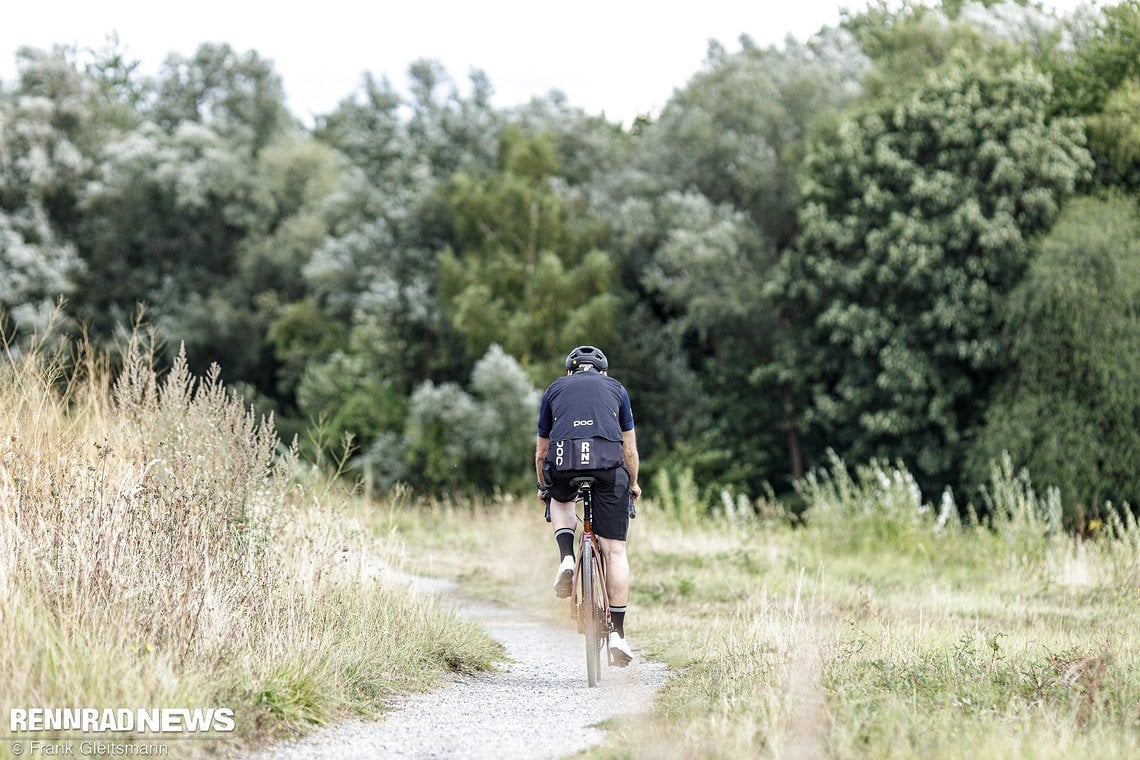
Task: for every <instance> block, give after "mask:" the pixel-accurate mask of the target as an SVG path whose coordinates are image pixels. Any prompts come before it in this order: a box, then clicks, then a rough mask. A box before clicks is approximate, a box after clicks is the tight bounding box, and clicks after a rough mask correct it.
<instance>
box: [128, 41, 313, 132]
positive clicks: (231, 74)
mask: <svg viewBox="0 0 1140 760" xmlns="http://www.w3.org/2000/svg"><path fill="white" fill-rule="evenodd" d="M155 89H156V93H157V95H156V99H155V102H154V104H153V106H152V107H151V109H150V117H151V119H152V120H153V121H154V122H155V123H156V124H158V125H160V126H162V127H163V128H164V129H166V130H167V131H168V132H174V131H176V130H177V129H179V128H180V127H182V125H184V124H185V123H186V122H195V123H199V124H202V125H204V126H206V127H208V128H209V129H211V130H213V131H214V132H216V133H218V134H220V135H223V136H225V137H226V138H227V139H228V140H231V141H234V142H235V143H239V142H240V143H241V144H243V145H244V146H245V147H246V148H247V149H248V150H249V151H250V152H251V153H256V152H257V151H259V150H260V149H261V148H263V147H265V146H266V145H268V144H269V143H270V142H271V141H272V140H273V139H274V138H275V137H276V136H277V135H278V134H280V133H281V132H283V131H290V130H291V129H293V127H294V122H293V119H292V117H291V116H290V115H289V112H288V110H287V109H286V108H285V92H284V90H283V89H282V86H281V78H280V77H279V76H278V75H277V73H276V72H275V71H274V70H273V66H272V65H271V64H270V63H269V62H268V61H266V60H264V59H262V58H261V57H260V56H259V55H258V54H257V53H256V52H253V51H249V52H246V53H238V52H237V51H236V50H234V49H233V48H232V47H230V46H229V45H226V44H214V43H207V44H204V45H200V46H199V47H198V49H197V50H196V51H195V52H194V54H193V55H192V56H190V57H189V58H186V57H183V56H181V55H177V54H174V55H171V56H169V57H168V58H167V59H166V62H165V63H164V64H163V67H162V71H161V73H160V74H159V77H158V82H157V84H156V87H155Z"/></svg>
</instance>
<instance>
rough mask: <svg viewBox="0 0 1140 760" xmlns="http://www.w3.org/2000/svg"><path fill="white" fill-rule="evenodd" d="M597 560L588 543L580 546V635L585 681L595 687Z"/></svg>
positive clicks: (598, 676)
mask: <svg viewBox="0 0 1140 760" xmlns="http://www.w3.org/2000/svg"><path fill="white" fill-rule="evenodd" d="M597 562H598V560H597V557H596V556H595V549H594V547H593V545H591V544H590V542H588V541H587V542H586V543H585V544H584V545H583V546H582V607H581V613H580V614H581V616H582V618H583V619H582V633H584V634H586V681H587V682H588V683H589V685H590V686H597V685H598V682H599V681H601V680H602V667H601V656H600V654H601V647H600V643H601V642H600V641H599V639H600V638H601V624H600V618H599V616H598V609H599V608H600V606H601V603H602V594H601V588H600V584H601V577H600V576H599V574H598V564H597Z"/></svg>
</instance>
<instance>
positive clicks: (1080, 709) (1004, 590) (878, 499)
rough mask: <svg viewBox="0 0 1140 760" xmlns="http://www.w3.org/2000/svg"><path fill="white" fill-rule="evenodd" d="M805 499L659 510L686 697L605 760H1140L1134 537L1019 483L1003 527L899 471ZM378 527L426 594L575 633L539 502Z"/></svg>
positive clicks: (656, 583) (640, 605)
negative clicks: (1075, 531)
mask: <svg viewBox="0 0 1140 760" xmlns="http://www.w3.org/2000/svg"><path fill="white" fill-rule="evenodd" d="M801 490H802V494H801V495H802V497H803V498H804V499H805V500H806V502H807V503H808V504H809V509H808V510H807V512H806V513H805V514H804V515H803V516H802V518H797V517H795V516H793V515H791V514H790V513H789V512H787V511H786V510H785V509H784V508H783V507H782V506H781V505H780V504H779V503H778V502H774V501H761V502H750V501H747V500H744V499H739V498H738V499H733V498H731V497H729V496H724V498H723V499H722V500H721V503H720V504H718V505H717V507H718V508H717V509H716V510H714V511H713V513H712V514H711V515H710V514H709V512H708V510H707V508H706V507H705V506H704V504H703V503H702V502H701V500H700V499H698V497H697V492H696V488H695V487H694V486H693V484H692V481H691V479H690V478H687V477H686V476H685V475H684V474H683V473H682V474H681V475H680V476H672V477H670V476H667V475H664V474H662V475H660V476H659V477H658V478H657V479H656V481H655V482H654V483H653V488H647V489H646V494H647V496H646V498H645V500H644V501H643V502H642V505H641V508H640V512H639V516H638V518H637V519H636V520H635V521H634V523H633V527H632V532H631V538H630V546H629V548H630V554H631V563H632V565H633V574H634V577H633V590H632V596H631V601H630V612H629V614H628V618H627V633H628V634H629V636H630V640H631V642H632V643H633V644H634V646H635V647H636V648H640V649H641V650H642V651H643V652H644V653H645V654H646V655H647V656H649V657H651V658H654V659H659V660H663V661H665V662H667V663H668V664H669V666H670V668H671V669H672V675H671V677H670V679H669V682H668V685H667V686H666V687H665V689H664V690H663V691H662V692H661V694H660V696H659V698H658V700H657V702H656V705H655V708H654V710H653V712H652V713H651V714H649V715H647V716H640V717H637V718H630V719H623V720H619V721H614V722H613V723H612V725H611V726H610V728H612V731H611V733H610V735H609V740H608V741H607V743H606V744H605V745H603V746H602V747H600V748H598V749H597V750H595V751H592V752H591V753H589V756H590V757H599V758H660V757H670V758H739V757H777V758H778V757H805V756H815V757H820V756H822V757H837V758H864V757H870V758H911V757H938V758H971V760H984V759H985V758H995V759H996V758H1062V757H1097V758H1111V757H1120V758H1124V757H1135V756H1136V755H1137V754H1138V753H1140V732H1138V728H1140V676H1138V670H1137V664H1138V663H1137V657H1138V654H1137V643H1138V634H1137V631H1138V630H1140V626H1138V623H1140V563H1138V557H1140V554H1138V551H1137V550H1138V541H1140V530H1138V529H1137V526H1136V524H1135V522H1134V521H1133V520H1131V519H1130V518H1128V517H1123V518H1119V519H1118V518H1116V512H1115V511H1109V512H1107V513H1106V514H1107V516H1108V517H1107V519H1105V520H1104V521H1103V522H1093V523H1091V524H1090V532H1089V533H1088V535H1083V536H1073V535H1070V534H1068V533H1065V532H1063V531H1062V530H1060V527H1059V525H1060V523H1059V516H1060V505H1059V503H1058V500H1057V496H1056V494H1055V493H1052V492H1047V493H1045V494H1038V493H1036V492H1035V491H1034V489H1033V488H1032V485H1031V484H1030V483H1029V482H1028V481H1027V479H1026V478H1025V477H1024V476H1023V475H1021V474H1019V473H1016V472H1014V471H1013V470H1012V468H1011V467H1010V466H1009V464H1008V462H1006V463H1002V464H999V465H998V466H997V467H996V468H995V471H994V477H993V482H992V484H991V487H990V489H989V491H988V494H989V500H988V503H987V504H985V505H984V507H985V510H986V517H985V518H980V517H977V516H976V512H974V511H972V510H961V511H965V512H966V515H967V517H966V518H965V519H961V518H960V517H959V511H960V510H959V509H958V508H957V505H954V504H953V503H952V502H950V501H949V500H944V501H943V503H941V504H937V505H935V504H925V503H923V502H922V501H921V499H920V497H919V496H918V490H917V488H916V486H915V484H914V482H913V480H912V479H911V478H910V476H909V475H908V474H907V473H906V471H905V470H903V469H901V468H896V467H890V466H886V465H883V464H876V465H869V466H867V467H863V468H858V469H857V470H856V471H854V472H849V471H848V470H847V468H846V467H844V465H843V464H842V463H841V462H839V461H838V460H833V462H832V466H831V468H830V469H829V470H827V471H826V472H823V473H817V474H816V475H815V476H813V477H812V478H809V479H808V480H807V481H806V482H805V483H804V484H803V485H802V489H801ZM1122 514H1126V513H1124V512H1123V510H1122ZM376 519H378V523H377V525H376V527H375V529H376V530H377V531H379V532H382V533H385V534H387V535H389V536H399V537H400V539H401V541H402V542H403V543H404V545H405V547H406V549H405V556H406V557H407V558H408V562H409V564H410V565H412V566H414V567H415V568H416V570H417V572H423V573H428V574H435V575H443V576H447V577H451V578H454V579H456V580H458V581H459V582H460V583H461V584H463V586H464V587H465V588H466V589H467V590H468V592H469V593H472V594H476V595H479V596H482V597H485V598H490V599H495V600H499V601H501V602H503V603H506V604H511V605H515V606H522V607H526V608H528V609H531V610H533V611H535V612H538V613H539V614H543V615H546V616H548V617H549V619H550V620H551V621H560V620H561V621H566V620H568V613H567V610H566V607H565V603H564V602H561V601H559V600H556V599H555V598H554V597H553V594H552V592H551V589H550V587H549V582H550V579H551V577H552V575H553V570H554V567H555V563H556V550H555V548H554V543H553V540H552V538H551V536H550V530H549V526H548V525H547V524H546V523H545V522H544V521H543V520H542V514H541V507H540V506H539V505H538V503H537V502H529V501H528V502H521V501H517V500H513V499H509V498H504V499H498V500H488V501H486V502H481V503H463V504H439V503H436V504H431V505H429V504H423V503H420V504H415V503H413V502H412V501H411V500H404V501H403V502H397V503H394V504H389V505H388V507H387V508H386V513H385V511H382V512H381V513H380V514H379V515H377V518H376ZM584 677H585V676H583V678H584ZM603 685H604V682H603Z"/></svg>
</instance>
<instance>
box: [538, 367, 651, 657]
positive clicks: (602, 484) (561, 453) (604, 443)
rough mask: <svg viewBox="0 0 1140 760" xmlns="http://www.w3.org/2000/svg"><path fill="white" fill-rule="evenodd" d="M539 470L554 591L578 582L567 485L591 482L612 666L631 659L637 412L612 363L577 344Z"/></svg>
mask: <svg viewBox="0 0 1140 760" xmlns="http://www.w3.org/2000/svg"><path fill="white" fill-rule="evenodd" d="M535 449H536V450H535V457H534V465H535V470H536V472H537V473H538V496H539V499H541V500H542V501H543V502H544V503H545V502H546V500H547V498H548V497H549V499H550V522H551V525H552V526H553V527H554V539H555V541H557V543H558V551H559V555H560V557H561V560H560V563H559V565H558V573H557V575H556V576H555V581H554V592H555V594H557V595H558V596H559V597H561V598H565V597H567V596H569V595H570V589H571V586H572V584H573V582H574V530H575V527H576V525H577V517H576V515H575V513H574V504H575V499H576V496H577V489H576V488H574V487H573V486H572V485H571V484H570V481H571V480H573V479H574V478H576V477H581V476H590V477H593V478H594V479H595V480H596V483H595V485H594V520H593V528H594V533H595V535H597V537H598V543H599V545H600V547H601V550H602V555H603V556H604V557H605V561H606V592H607V594H608V595H609V600H610V608H609V612H610V619H611V621H612V622H613V627H614V630H613V631H611V632H610V635H609V645H610V653H611V655H612V657H613V661H614V664H615V665H620V666H625V665H628V664H629V663H630V662H632V661H633V653H632V652H631V651H630V648H629V644H628V643H626V640H625V612H626V603H627V601H628V598H629V558H628V557H627V556H626V551H625V539H626V534H627V533H628V530H629V515H630V507H631V503H632V502H631V499H637V498H639V497H640V496H641V487H640V486H638V484H637V472H638V469H639V465H640V460H639V459H638V455H637V434H636V433H635V432H634V426H633V409H632V407H631V406H630V402H629V394H628V393H627V392H626V389H625V387H624V386H623V385H622V384H621V383H620V382H618V381H617V380H616V379H614V378H612V377H610V376H609V360H607V359H606V355H605V354H604V353H602V351H601V350H600V349H598V348H595V347H594V346H579V347H578V348H575V349H574V350H573V351H571V352H570V354H569V355H568V356H567V357H566V375H565V376H564V377H560V378H558V379H557V380H555V381H554V382H553V383H551V384H550V386H549V387H548V388H547V389H546V392H545V393H544V394H543V396H542V404H541V405H540V407H539V412H538V441H537V444H536V447H535Z"/></svg>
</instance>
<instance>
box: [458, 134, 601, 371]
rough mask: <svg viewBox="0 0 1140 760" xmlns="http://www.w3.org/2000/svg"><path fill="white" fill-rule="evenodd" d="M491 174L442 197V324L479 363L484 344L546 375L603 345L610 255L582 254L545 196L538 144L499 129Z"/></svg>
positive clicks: (545, 149)
mask: <svg viewBox="0 0 1140 760" xmlns="http://www.w3.org/2000/svg"><path fill="white" fill-rule="evenodd" d="M499 163H500V165H501V167H502V170H501V171H500V172H496V173H494V174H491V175H488V176H486V177H474V176H470V175H467V174H464V173H460V174H457V175H455V176H454V177H453V178H452V180H451V183H450V185H449V187H448V189H447V198H448V204H449V206H450V210H451V229H452V234H453V235H454V240H455V242H454V243H453V247H452V249H449V250H445V251H444V252H443V254H442V256H441V258H440V291H441V293H440V295H441V298H442V299H443V302H444V304H445V309H446V312H447V314H448V316H449V318H450V321H451V325H452V326H453V327H454V329H455V330H456V331H457V332H458V333H459V334H460V335H462V336H463V337H464V338H465V339H466V342H467V347H468V354H469V355H476V356H477V355H479V354H481V353H483V352H484V351H486V350H487V349H488V347H489V346H491V345H492V344H501V345H502V346H503V347H504V349H505V350H506V351H507V352H508V353H510V354H512V355H515V356H518V357H519V359H520V361H522V363H523V364H524V365H530V364H532V363H536V362H545V364H543V365H541V366H539V368H538V369H536V371H535V373H534V378H535V379H536V380H537V379H539V378H541V377H548V376H550V374H551V371H552V370H554V369H555V368H556V367H557V366H560V364H558V365H556V364H554V362H553V359H554V358H555V357H559V356H561V355H564V354H565V352H566V350H567V347H568V346H572V345H577V344H581V343H594V344H599V345H607V344H609V343H611V336H612V335H613V330H614V328H615V326H616V319H617V311H618V299H617V295H616V294H615V292H614V290H615V288H614V282H613V280H614V267H613V263H612V260H611V257H610V256H609V255H608V254H607V253H605V252H604V251H600V250H592V249H584V248H583V246H582V245H581V244H580V242H579V241H578V240H577V239H576V238H575V236H574V235H573V231H572V229H571V226H570V225H569V224H568V223H567V218H568V216H569V215H570V214H571V210H570V209H569V208H567V205H566V204H565V203H564V202H563V200H562V198H561V197H559V196H558V195H557V194H556V193H554V192H553V190H552V188H551V179H552V174H553V172H554V171H555V170H556V168H557V164H556V159H555V156H554V154H553V152H552V144H551V142H550V139H549V138H548V137H542V136H540V137H535V138H524V137H523V136H522V135H521V134H519V133H518V132H512V131H508V132H506V133H505V134H504V136H503V141H502V146H501V148H500V158H499Z"/></svg>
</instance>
